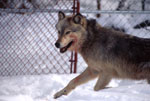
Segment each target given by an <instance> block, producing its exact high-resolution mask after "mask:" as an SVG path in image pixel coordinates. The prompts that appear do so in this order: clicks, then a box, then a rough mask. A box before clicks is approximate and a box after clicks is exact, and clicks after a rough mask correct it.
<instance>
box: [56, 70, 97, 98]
mask: <svg viewBox="0 0 150 101" xmlns="http://www.w3.org/2000/svg"><path fill="white" fill-rule="evenodd" d="M97 76H98V72H97V71H95V70H93V69H91V68H89V67H88V68H87V69H86V70H85V71H84V72H83V73H81V74H80V75H79V76H77V77H76V78H74V79H73V80H71V81H70V82H69V84H68V85H67V86H66V87H65V88H64V89H62V90H61V91H59V92H57V93H56V94H55V95H54V98H55V99H56V98H58V97H60V96H62V95H67V94H68V93H69V92H71V91H72V90H73V89H75V88H76V87H77V86H78V85H80V84H83V83H86V82H87V81H89V80H91V79H94V78H96V77H97Z"/></svg>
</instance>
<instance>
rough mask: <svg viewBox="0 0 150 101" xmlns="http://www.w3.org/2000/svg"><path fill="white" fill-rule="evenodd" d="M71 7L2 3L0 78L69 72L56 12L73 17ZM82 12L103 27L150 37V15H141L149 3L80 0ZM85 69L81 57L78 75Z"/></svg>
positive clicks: (62, 2)
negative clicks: (57, 43)
mask: <svg viewBox="0 0 150 101" xmlns="http://www.w3.org/2000/svg"><path fill="white" fill-rule="evenodd" d="M72 6H73V0H0V11H1V12H0V76H11V75H26V74H47V73H70V62H69V59H70V53H69V52H67V53H65V54H60V53H59V51H58V50H57V49H56V48H55V47H54V43H55V41H56V39H57V31H56V29H55V24H56V22H57V11H58V10H62V11H65V12H67V14H71V13H70V11H71V10H72ZM80 9H81V12H82V13H83V15H85V16H87V17H88V18H95V19H97V21H98V22H99V23H100V24H101V25H102V26H105V27H111V28H113V29H115V30H119V31H123V32H125V33H128V34H132V35H135V36H139V37H146V38H150V27H149V26H150V16H149V15H150V13H146V14H145V13H143V14H142V12H144V11H149V10H150V1H149V0H92V1H91V0H80ZM86 11H91V12H92V11H97V13H86ZM98 11H103V13H101V12H98ZM110 11H111V12H113V14H112V13H110ZM116 11H120V13H116ZM124 11H126V13H122V12H124ZM127 11H128V12H129V11H133V12H132V14H130V13H128V12H127ZM134 11H140V12H139V13H136V14H134ZM85 67H86V64H85V62H84V61H83V59H82V58H81V56H80V55H79V58H78V66H77V72H81V71H83V70H84V68H85Z"/></svg>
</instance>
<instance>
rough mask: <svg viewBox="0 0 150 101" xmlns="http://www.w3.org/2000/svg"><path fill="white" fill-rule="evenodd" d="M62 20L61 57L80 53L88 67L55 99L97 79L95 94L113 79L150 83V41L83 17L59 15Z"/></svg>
mask: <svg viewBox="0 0 150 101" xmlns="http://www.w3.org/2000/svg"><path fill="white" fill-rule="evenodd" d="M58 18H59V20H58V23H57V24H56V29H57V30H58V40H57V41H56V43H55V45H56V47H57V48H59V49H60V52H61V53H64V52H66V51H67V50H69V51H76V52H78V53H79V54H81V56H82V57H83V59H84V60H85V62H86V63H87V65H88V67H87V68H86V70H85V71H84V72H83V73H81V74H80V75H79V76H77V77H76V78H74V79H73V80H71V81H70V82H69V84H68V85H67V86H66V87H65V88H64V89H62V90H60V91H59V92H57V93H56V94H55V95H54V98H58V97H60V96H62V95H67V94H68V93H69V92H71V91H72V90H73V89H75V88H76V87H77V86H79V85H80V84H83V83H86V82H87V81H89V80H92V79H94V78H96V77H97V78H98V80H97V83H96V85H95V87H94V90H95V91H98V90H100V89H104V88H105V86H106V85H107V84H108V83H109V82H110V81H111V79H113V78H119V79H134V80H142V79H146V80H147V81H149V80H150V39H148V38H147V39H146V38H139V37H136V36H132V35H128V34H125V33H124V32H120V31H115V30H113V29H108V28H104V27H102V26H100V25H99V24H98V23H97V22H96V20H95V19H87V18H86V17H85V16H83V15H81V14H76V15H73V16H66V15H65V14H64V13H63V12H59V13H58Z"/></svg>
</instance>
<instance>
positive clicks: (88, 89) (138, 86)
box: [0, 74, 150, 101]
mask: <svg viewBox="0 0 150 101" xmlns="http://www.w3.org/2000/svg"><path fill="white" fill-rule="evenodd" d="M77 75H78V74H76V75H75V74H69V75H58V74H50V75H40V76H17V77H0V81H1V82H0V101H150V95H149V94H150V85H148V84H147V83H146V81H131V80H112V81H111V83H110V84H109V85H108V87H112V88H108V89H104V90H101V91H98V92H95V91H93V87H94V85H95V83H96V80H93V81H90V82H88V83H87V84H84V85H81V86H79V87H77V88H76V89H75V90H74V91H72V92H71V93H70V94H69V95H68V96H62V97H60V98H58V99H53V95H54V94H55V93H56V92H57V91H59V90H60V89H62V88H63V87H64V86H66V85H67V83H68V82H69V81H70V80H71V79H72V78H74V77H75V76H77Z"/></svg>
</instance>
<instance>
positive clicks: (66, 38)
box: [55, 11, 87, 53]
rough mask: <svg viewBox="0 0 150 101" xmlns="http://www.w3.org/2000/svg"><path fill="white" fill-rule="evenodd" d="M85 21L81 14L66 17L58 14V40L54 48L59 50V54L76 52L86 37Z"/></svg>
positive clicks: (61, 13) (60, 13)
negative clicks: (68, 51)
mask: <svg viewBox="0 0 150 101" xmlns="http://www.w3.org/2000/svg"><path fill="white" fill-rule="evenodd" d="M86 27H87V20H86V18H85V17H84V16H82V15H81V14H76V15H74V16H66V15H65V14H64V13H63V12H61V11H60V12H59V13H58V23H57V24H56V29H57V31H58V40H57V41H56V43H55V46H56V47H57V48H59V49H60V52H61V53H64V52H66V51H67V50H70V51H78V50H79V49H80V46H81V45H82V43H83V40H84V38H85V37H86Z"/></svg>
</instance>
